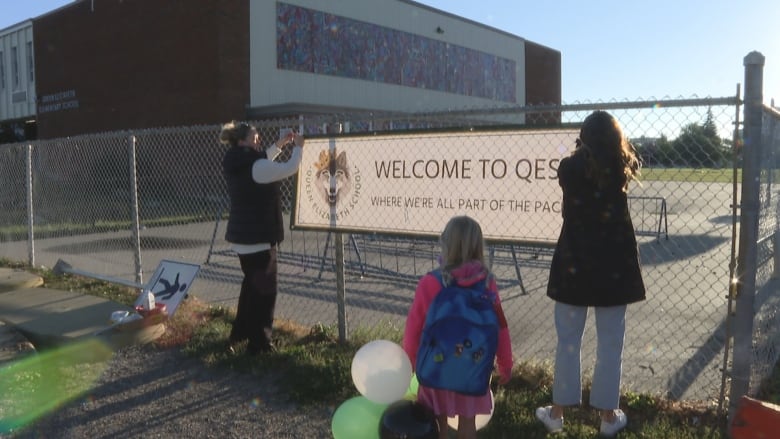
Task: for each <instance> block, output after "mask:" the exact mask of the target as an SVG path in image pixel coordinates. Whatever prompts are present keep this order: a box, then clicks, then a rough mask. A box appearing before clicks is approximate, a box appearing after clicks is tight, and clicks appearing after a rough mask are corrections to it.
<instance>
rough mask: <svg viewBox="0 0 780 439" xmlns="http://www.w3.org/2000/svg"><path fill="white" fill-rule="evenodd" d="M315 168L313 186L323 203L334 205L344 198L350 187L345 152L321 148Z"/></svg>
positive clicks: (350, 182)
mask: <svg viewBox="0 0 780 439" xmlns="http://www.w3.org/2000/svg"><path fill="white" fill-rule="evenodd" d="M314 167H315V168H316V169H317V172H316V174H314V176H315V178H314V186H315V187H316V188H317V193H318V194H320V197H321V198H322V200H323V201H325V203H327V204H328V206H330V207H336V206H338V205H339V204H341V202H342V201H343V200H345V199H346V197H347V194H348V193H349V191H350V189H351V188H352V180H351V178H350V173H349V167H348V165H347V153H346V152H344V151H342V152H341V153H338V154H337V151H336V150H335V149H334V150H333V151H327V150H323V151H320V157H319V160H318V161H317V163H315V164H314Z"/></svg>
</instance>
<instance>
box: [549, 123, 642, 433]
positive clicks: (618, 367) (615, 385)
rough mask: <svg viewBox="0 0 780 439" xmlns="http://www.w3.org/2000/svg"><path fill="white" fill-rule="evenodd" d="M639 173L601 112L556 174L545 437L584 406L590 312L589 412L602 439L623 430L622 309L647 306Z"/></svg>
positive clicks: (631, 154)
mask: <svg viewBox="0 0 780 439" xmlns="http://www.w3.org/2000/svg"><path fill="white" fill-rule="evenodd" d="M638 173H639V160H638V158H637V156H636V153H635V151H634V149H633V147H632V146H631V144H630V143H629V142H628V141H627V139H626V138H625V137H624V135H623V131H622V129H621V127H620V124H619V123H618V121H617V120H616V119H615V118H614V117H612V116H611V115H610V114H609V113H606V112H604V111H596V112H594V113H592V114H591V115H590V116H588V117H587V118H586V119H585V121H584V122H583V124H582V128H581V129H580V137H579V139H577V148H576V149H575V151H574V152H573V153H572V155H571V156H569V157H566V158H564V159H563V160H561V163H560V166H559V167H558V182H559V184H560V186H561V188H562V189H563V226H562V228H561V233H560V236H559V238H558V243H557V245H556V247H555V253H554V255H553V259H552V264H551V267H550V278H549V282H548V286H547V295H548V296H549V297H550V298H552V299H553V300H555V328H556V333H557V336H558V345H557V349H556V356H555V378H554V383H553V404H552V405H551V406H547V407H540V408H538V409H537V410H536V416H537V418H538V419H539V420H540V421H542V422H543V423H544V424H545V427H547V429H548V430H549V431H559V430H561V429H562V428H563V408H564V407H565V406H572V405H579V404H580V403H581V399H582V382H581V379H582V378H581V365H580V349H581V344H582V335H583V332H584V329H585V320H586V317H587V314H588V308H589V307H594V311H595V317H596V335H597V338H598V347H597V352H596V366H595V370H594V373H593V384H592V386H591V394H590V405H591V406H592V407H594V408H597V409H599V410H600V413H601V431H600V432H601V434H602V435H606V436H614V435H615V434H616V433H617V432H618V431H620V430H621V429H623V428H624V427H625V426H626V423H627V419H626V415H625V413H623V411H622V410H620V409H619V408H618V403H619V400H620V379H621V371H622V355H623V340H624V335H625V315H626V305H628V304H629V303H634V302H638V301H640V300H644V298H645V287H644V283H643V281H642V273H641V269H640V262H639V251H638V248H637V242H636V236H635V233H634V226H633V224H632V222H631V216H630V214H629V212H628V195H627V190H628V183H629V182H630V181H631V180H634V179H636V177H637V174H638Z"/></svg>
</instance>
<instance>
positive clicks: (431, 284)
mask: <svg viewBox="0 0 780 439" xmlns="http://www.w3.org/2000/svg"><path fill="white" fill-rule="evenodd" d="M450 274H451V275H452V277H453V278H454V279H455V280H456V282H457V283H458V285H461V286H470V285H474V284H475V283H477V282H479V281H481V280H482V279H484V278H485V277H487V275H488V271H487V270H486V269H485V268H484V267H483V266H482V264H480V263H479V262H478V261H471V262H467V263H465V264H463V265H461V266H460V267H458V268H456V269H454V270H452V271H451V272H450ZM441 289H442V285H441V283H440V282H439V280H438V279H437V278H436V276H434V275H432V274H430V273H428V274H426V275H425V276H423V277H422V278H421V279H420V282H418V283H417V290H415V292H414V301H413V302H412V307H411V308H410V309H409V315H408V316H407V318H406V328H405V329H404V339H403V343H402V346H403V349H404V351H406V354H407V355H409V359H410V360H411V361H412V368H414V366H415V364H416V362H417V350H418V348H419V346H420V337H422V330H423V325H425V316H426V314H427V313H428V308H429V307H430V306H431V303H433V298H434V297H436V295H437V294H438V293H439V291H441ZM488 289H489V290H491V291H493V292H495V293H496V310H497V311H498V318H499V323H500V324H501V329H500V330H499V332H498V350H497V352H496V362H497V363H498V373H499V374H500V375H501V377H502V378H504V379H505V380H508V379H509V377H510V376H511V375H512V363H513V360H512V342H511V340H510V339H509V328H508V327H507V324H506V318H505V317H504V311H503V309H502V308H501V298H500V297H499V295H498V287H497V286H496V281H495V279H493V278H491V279H490V283H489V285H488Z"/></svg>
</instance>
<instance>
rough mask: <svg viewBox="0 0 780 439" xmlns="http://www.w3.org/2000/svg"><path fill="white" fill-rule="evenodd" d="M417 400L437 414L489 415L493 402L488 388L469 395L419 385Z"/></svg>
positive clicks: (448, 415) (450, 415) (449, 415)
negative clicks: (476, 394)
mask: <svg viewBox="0 0 780 439" xmlns="http://www.w3.org/2000/svg"><path fill="white" fill-rule="evenodd" d="M417 401H419V402H420V403H421V404H423V405H424V406H426V407H428V408H430V409H431V410H433V413H435V414H436V415H437V416H441V415H447V417H448V418H449V417H452V416H476V415H489V414H490V411H491V409H492V408H493V404H492V401H491V398H490V389H488V391H487V392H486V393H485V394H484V395H482V396H470V395H463V394H460V393H456V392H453V391H450V390H439V389H431V388H430V387H425V386H423V385H420V387H419V388H418V390H417Z"/></svg>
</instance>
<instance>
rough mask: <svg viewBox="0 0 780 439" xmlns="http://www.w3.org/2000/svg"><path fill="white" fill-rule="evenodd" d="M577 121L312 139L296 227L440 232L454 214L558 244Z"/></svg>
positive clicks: (492, 229)
mask: <svg viewBox="0 0 780 439" xmlns="http://www.w3.org/2000/svg"><path fill="white" fill-rule="evenodd" d="M578 133H579V131H578V130H575V129H554V130H533V131H531V130H529V131H519V130H515V131H486V132H463V133H461V132H458V133H452V132H450V133H417V134H404V135H398V134H393V135H366V136H343V137H333V138H311V139H307V140H306V144H305V147H304V149H303V161H302V163H301V168H300V170H299V174H298V185H297V187H296V198H295V204H294V209H293V213H292V226H293V228H302V229H315V230H339V231H353V232H379V233H382V232H385V233H395V234H417V235H426V236H438V235H439V234H440V233H441V231H442V229H443V228H444V225H445V224H446V223H447V221H448V220H449V219H450V218H451V217H452V216H455V215H468V216H471V217H473V218H475V219H476V220H477V221H479V222H480V224H481V226H482V229H483V233H484V235H485V238H486V239H491V240H503V241H529V242H543V243H554V242H555V241H556V240H557V238H558V234H559V232H560V227H561V223H562V217H561V190H560V187H559V185H558V180H557V169H558V163H559V162H560V159H561V158H563V157H565V156H567V155H569V154H570V153H571V151H573V150H574V146H575V145H574V142H575V139H576V138H577V136H578Z"/></svg>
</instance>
